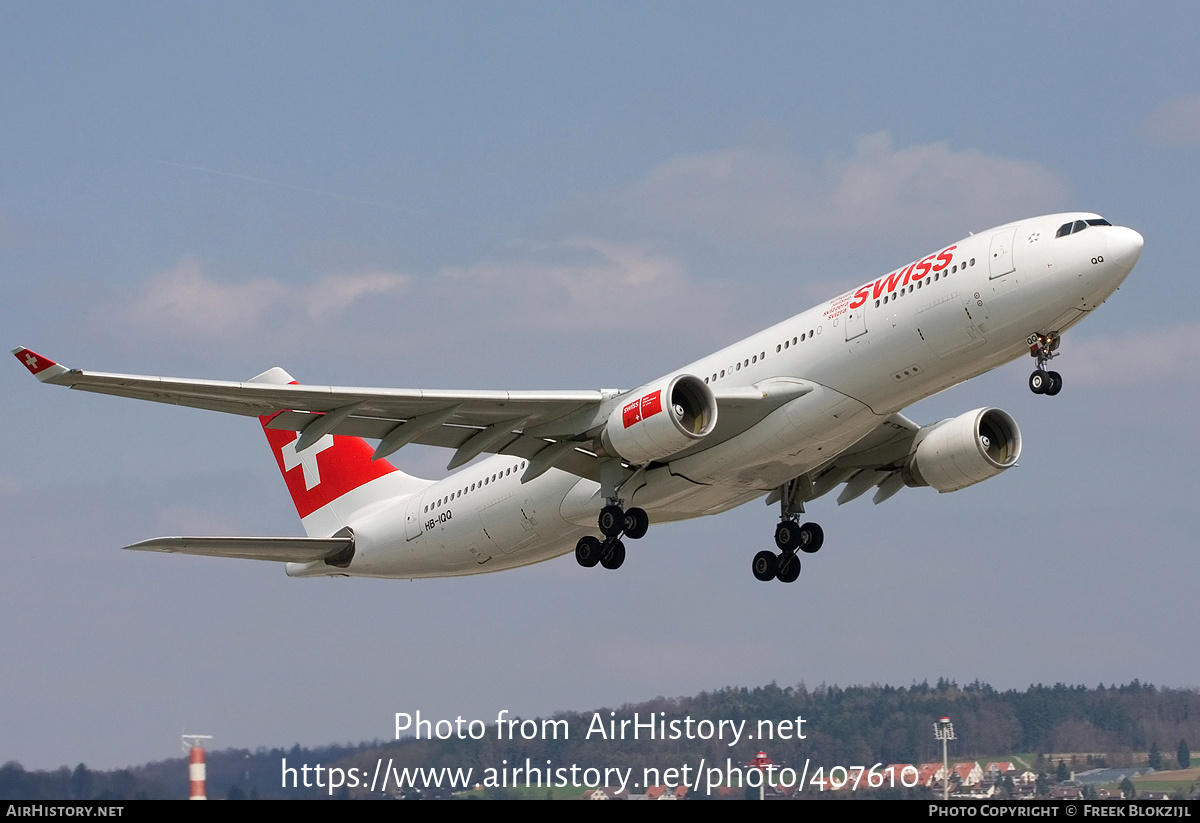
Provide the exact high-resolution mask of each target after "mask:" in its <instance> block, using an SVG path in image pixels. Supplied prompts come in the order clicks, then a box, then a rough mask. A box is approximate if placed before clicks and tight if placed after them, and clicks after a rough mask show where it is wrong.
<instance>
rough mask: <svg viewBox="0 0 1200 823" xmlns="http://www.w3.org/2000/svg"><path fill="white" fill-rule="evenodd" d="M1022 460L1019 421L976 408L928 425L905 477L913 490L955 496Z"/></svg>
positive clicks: (919, 437)
mask: <svg viewBox="0 0 1200 823" xmlns="http://www.w3.org/2000/svg"><path fill="white" fill-rule="evenodd" d="M1020 456H1021V430H1020V429H1019V428H1017V421H1015V420H1013V419H1012V417H1011V416H1010V415H1009V414H1008V413H1007V412H1004V411H1001V410H1000V409H975V411H969V412H967V413H966V414H960V415H959V416H958V417H952V418H950V419H949V420H943V421H941V422H940V423H934V424H933V425H931V426H925V427H924V428H923V429H922V430H921V432H920V433H919V434H918V435H917V444H916V446H915V447H914V448H913V450H912V453H911V454H909V456H908V461H907V462H906V463H905V465H904V469H903V470H902V475H903V477H904V483H905V485H907V486H932V487H933V488H935V489H937V490H938V491H939V492H952V491H957V490H958V489H963V488H966V487H967V486H971V485H974V484H975V483H978V482H979V481H981V480H987V479H988V478H989V477H995V476H996V475H997V474H999V473H1000V472H1002V471H1004V470H1005V469H1007V468H1009V467H1011V466H1014V465H1016V462H1017V458H1018V457H1020Z"/></svg>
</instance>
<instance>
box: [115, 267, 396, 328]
mask: <svg viewBox="0 0 1200 823" xmlns="http://www.w3.org/2000/svg"><path fill="white" fill-rule="evenodd" d="M409 280H410V278H409V276H408V275H406V274H399V273H394V272H385V271H376V270H371V271H366V272H362V273H355V274H328V275H325V276H323V277H321V278H320V279H319V280H317V281H316V282H315V283H312V284H309V285H291V284H285V283H282V282H280V281H278V280H272V279H269V278H255V279H252V280H247V281H243V282H240V283H233V282H222V281H220V280H216V279H214V278H212V277H210V276H209V275H208V274H207V273H206V272H205V271H204V269H203V268H202V267H201V265H200V263H199V262H197V261H196V260H193V259H190V258H189V259H185V260H182V261H180V262H179V263H178V264H176V265H175V266H173V267H172V268H170V269H167V270H166V271H162V272H158V273H156V274H153V275H151V276H150V277H149V278H147V279H146V281H145V282H144V283H143V284H142V289H141V295H140V296H139V297H138V298H137V299H136V300H135V301H134V303H133V305H132V307H131V308H130V310H129V315H130V317H131V319H132V320H133V321H134V322H135V323H138V324H140V325H142V326H149V327H151V328H153V329H156V330H159V331H166V332H168V333H170V334H171V335H172V336H183V337H203V338H216V337H225V336H227V335H240V334H245V333H247V332H254V331H260V330H263V328H264V326H265V325H270V324H277V323H278V321H279V319H281V318H282V319H287V318H288V317H292V318H294V317H295V316H297V315H300V314H302V315H304V316H305V317H307V318H308V319H309V320H312V321H323V320H333V319H335V318H337V317H339V316H341V315H343V314H344V313H345V312H346V310H347V309H349V308H350V307H351V306H352V305H353V304H354V303H355V302H357V301H358V300H360V299H362V298H364V297H367V296H371V295H380V294H386V293H388V292H393V291H396V290H398V289H401V288H403V287H404V286H405V285H406V284H407V283H408V282H409Z"/></svg>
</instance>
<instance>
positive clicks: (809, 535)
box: [797, 523, 825, 554]
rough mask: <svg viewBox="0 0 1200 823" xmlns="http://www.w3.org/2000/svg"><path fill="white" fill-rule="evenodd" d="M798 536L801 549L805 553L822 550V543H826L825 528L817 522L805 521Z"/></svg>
mask: <svg viewBox="0 0 1200 823" xmlns="http://www.w3.org/2000/svg"><path fill="white" fill-rule="evenodd" d="M797 538H798V540H797V542H798V543H799V544H800V551H802V552H804V553H805V554H813V553H814V552H818V551H820V550H821V546H822V544H824V543H825V530H824V529H822V528H821V527H820V526H818V525H817V524H816V523H805V524H804V525H803V526H801V527H800V531H799V533H798V534H797Z"/></svg>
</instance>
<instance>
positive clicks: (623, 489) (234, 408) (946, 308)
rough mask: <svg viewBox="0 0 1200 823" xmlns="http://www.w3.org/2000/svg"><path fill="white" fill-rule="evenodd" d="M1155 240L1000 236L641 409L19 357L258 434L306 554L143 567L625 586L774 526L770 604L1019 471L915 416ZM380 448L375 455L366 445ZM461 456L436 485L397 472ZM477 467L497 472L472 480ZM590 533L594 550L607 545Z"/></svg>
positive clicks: (624, 403)
mask: <svg viewBox="0 0 1200 823" xmlns="http://www.w3.org/2000/svg"><path fill="white" fill-rule="evenodd" d="M1142 243H1143V241H1142V236H1141V235H1140V234H1138V233H1137V232H1136V231H1134V230H1132V229H1129V228H1125V227H1121V226H1114V225H1112V224H1111V223H1109V221H1107V220H1105V219H1104V218H1102V217H1100V216H1099V215H1098V214H1093V213H1088V212H1079V213H1066V214H1054V215H1047V216H1042V217H1035V218H1031V219H1027V220H1020V221H1017V222H1014V223H1007V224H1005V225H1003V226H999V227H997V228H994V229H990V230H988V231H984V232H979V233H977V234H975V233H973V234H971V235H970V236H969V237H967V238H964V239H962V240H959V241H958V242H957V243H954V244H952V245H949V246H945V247H943V248H941V249H939V250H937V251H935V252H933V253H932V254H929V255H926V256H924V257H922V258H919V259H918V260H915V261H913V262H911V263H908V264H907V265H905V266H903V267H901V268H898V269H895V270H893V271H891V272H889V273H888V274H886V275H884V276H882V277H879V278H877V279H875V280H872V281H869V282H867V283H864V284H863V285H862V286H861V287H859V288H857V289H854V290H852V291H848V292H846V293H844V294H841V295H839V296H837V297H835V298H833V299H832V300H829V301H828V302H825V303H822V304H820V305H818V306H815V307H814V308H811V309H809V310H808V311H805V312H802V313H800V314H798V315H796V316H794V317H792V318H791V319H788V320H784V321H783V322H781V323H777V324H775V325H773V326H771V327H770V328H768V329H765V330H763V331H761V332H758V333H757V334H754V335H752V336H750V337H747V338H746V339H744V340H741V341H738V342H737V343H734V344H733V345H730V346H727V347H726V348H724V349H721V350H720V351H718V352H716V353H715V354H711V355H709V356H707V357H704V358H702V359H700V360H697V361H696V362H694V363H691V364H689V365H686V366H684V367H683V368H681V369H678V370H676V371H673V372H671V373H669V374H666V375H663V376H662V377H659V378H657V379H655V380H652V381H650V382H649V383H646V384H645V385H643V386H640V387H638V388H636V389H633V390H631V391H622V390H615V389H601V390H594V391H548V392H533V391H514V392H506V391H445V390H440V391H428V390H410V389H375V388H341V387H331V386H308V385H300V384H297V383H296V381H294V380H293V379H292V377H291V376H290V375H289V374H288V373H287V372H285V371H283V370H282V369H280V368H272V369H270V370H268V371H265V372H263V373H262V374H260V375H258V376H256V377H253V378H251V379H250V380H248V381H246V382H244V383H238V382H220V381H210V380H183V379H176V378H167V377H145V376H136V375H123V374H107V373H101V372H88V371H80V370H76V369H68V368H67V367H65V366H62V365H60V364H58V363H56V362H54V361H53V360H50V359H48V358H46V357H42V356H41V355H39V354H37V353H35V352H33V351H30V350H29V349H26V348H23V347H19V348H16V349H13V353H14V354H15V355H16V356H17V359H18V360H20V361H21V363H22V364H23V365H25V367H26V368H27V369H28V370H29V371H30V372H31V373H32V374H33V375H34V376H35V377H37V379H38V380H40V381H42V382H44V383H51V384H54V385H59V386H68V387H70V388H73V389H80V390H83V391H91V392H98V393H101V394H111V395H118V396H122V397H131V398H136V399H141V400H152V401H155V402H160V403H171V404H178V405H183V406H192V407H198V408H203V409H211V410H215V411H220V412H227V413H232V414H241V415H247V416H257V417H258V418H259V420H260V422H261V424H262V427H263V431H264V432H265V433H266V437H267V441H268V443H269V444H270V447H271V450H272V452H273V453H274V455H275V461H276V463H277V464H278V466H279V470H280V472H281V473H282V475H283V479H284V481H285V483H286V484H287V487H288V490H289V492H290V493H291V496H292V500H293V502H294V504H295V506H296V511H297V513H298V514H299V516H300V520H301V523H302V524H303V527H304V531H305V533H306V535H307V536H306V537H163V538H157V539H153V540H146V541H143V542H140V543H135V544H133V545H131V546H127V547H126V548H128V549H135V550H144V551H159V552H178V553H184V554H196V555H207V556H220V557H234V558H248V559H258V560H273V561H280V562H285V563H286V564H287V565H286V572H287V574H288V575H290V576H294V577H314V576H362V577H382V578H405V579H411V578H430V577H448V576H458V575H467V574H477V573H483V572H490V571H499V570H502V569H511V568H515V567H520V566H526V565H530V564H533V563H538V562H541V561H544V560H549V559H551V558H554V557H559V556H561V555H564V554H568V553H569V552H570V551H571V550H572V547H574V551H575V559H576V560H577V561H578V563H579V564H580V565H581V566H584V567H594V566H596V565H600V566H601V567H603V568H605V569H617V568H619V567H620V566H621V565H622V563H623V562H624V560H625V553H626V549H625V542H624V541H625V540H639V539H641V538H643V537H644V536H645V535H646V533H647V530H648V528H649V525H650V523H651V521H653V522H654V523H656V524H658V523H669V522H672V521H677V520H684V519H688V518H693V517H700V516H702V515H711V514H718V513H720V512H724V511H727V510H729V509H732V508H734V507H735V506H739V505H741V504H743V503H746V502H748V501H751V500H754V499H756V498H761V497H765V498H766V502H767V504H768V505H774V504H776V503H777V504H778V506H779V520H778V523H777V525H776V527H775V547H776V550H763V551H759V552H758V553H757V554H756V555H755V556H754V558H753V561H752V565H751V568H752V572H753V574H754V576H755V577H756V578H757V579H758V580H761V581H770V580H779V581H782V582H785V583H791V582H794V581H795V580H796V579H797V577H798V576H799V574H800V558H799V554H801V553H812V552H816V551H817V550H818V549H820V548H821V546H822V544H823V542H824V532H823V530H822V528H821V527H820V526H819V525H818V524H816V523H813V522H803V523H802V522H801V519H802V518H801V515H803V514H804V513H805V505H806V504H807V503H809V502H811V501H813V500H816V499H817V498H820V497H821V496H823V495H825V494H827V493H828V492H830V491H832V490H833V489H835V488H836V487H838V486H842V487H843V488H842V491H841V492H840V494H839V495H838V498H837V502H838V504H839V505H840V504H842V503H846V502H848V501H850V500H853V499H854V498H856V497H859V496H860V495H862V494H865V493H866V492H867V491H870V490H871V489H874V490H875V493H874V495H873V500H874V502H875V503H880V502H882V501H883V500H886V499H887V498H889V497H891V496H892V495H894V494H896V493H897V492H899V491H900V490H901V489H903V488H905V487H921V486H928V487H932V488H934V489H936V490H937V491H938V492H941V493H946V492H952V491H956V490H958V489H962V488H965V487H967V486H970V485H973V484H975V483H978V482H981V481H983V480H986V479H988V478H991V477H994V476H995V475H997V474H999V473H1000V472H1002V471H1004V470H1005V469H1008V468H1010V467H1012V466H1013V465H1015V464H1016V462H1017V459H1018V457H1020V454H1021V432H1020V429H1019V428H1018V426H1017V423H1016V421H1015V420H1014V419H1013V418H1012V417H1011V416H1010V415H1009V414H1008V413H1006V412H1004V411H1002V410H1000V409H998V408H980V409H975V410H973V411H968V412H965V413H963V414H961V415H959V416H957V417H953V418H950V419H946V420H942V421H939V422H936V423H933V424H930V425H925V426H920V425H917V424H916V423H914V422H912V421H911V420H909V419H907V418H906V417H904V415H903V414H901V410H902V409H903V408H904V407H906V406H908V405H910V404H912V403H914V402H916V401H918V400H921V399H922V398H925V397H929V396H930V395H933V394H936V393H937V392H940V391H942V390H944V389H947V388H949V387H951V386H954V385H956V384H958V383H962V382H964V381H966V380H969V379H970V378H972V377H976V376H978V375H980V374H983V373H984V372H986V371H989V370H991V369H994V368H996V367H997V366H1000V365H1002V364H1005V363H1008V362H1011V361H1013V360H1015V359H1017V358H1019V357H1022V356H1025V355H1026V354H1028V355H1029V356H1032V357H1033V358H1034V361H1035V369H1034V370H1033V372H1032V373H1031V374H1030V376H1029V388H1030V389H1031V390H1032V391H1033V392H1034V393H1036V394H1042V395H1046V396H1054V395H1057V394H1058V393H1059V391H1060V390H1061V389H1062V385H1063V378H1062V376H1061V375H1060V374H1059V373H1058V372H1056V371H1052V370H1049V369H1048V368H1047V367H1048V365H1049V364H1050V361H1051V360H1052V359H1053V358H1055V357H1056V356H1057V355H1058V354H1059V351H1058V349H1059V343H1060V339H1061V335H1062V333H1063V332H1064V331H1066V330H1067V329H1069V328H1070V327H1072V326H1074V325H1075V324H1076V323H1078V322H1079V321H1080V320H1082V319H1083V318H1084V317H1086V316H1087V315H1088V314H1090V313H1091V312H1092V311H1093V310H1094V309H1096V308H1097V307H1098V306H1099V305H1100V304H1101V303H1103V302H1104V300H1105V299H1107V298H1108V296H1109V295H1111V294H1112V293H1113V292H1114V291H1115V290H1116V289H1117V287H1118V286H1120V284H1121V283H1122V281H1124V279H1125V278H1126V277H1127V276H1128V275H1129V273H1130V272H1131V271H1132V270H1133V267H1134V265H1135V264H1136V263H1137V261H1138V258H1139V257H1140V255H1141V251H1142ZM368 439H370V440H377V441H378V445H376V446H372V445H371V444H370V443H368V442H367V440H368ZM410 443H418V444H423V445H429V446H441V447H445V448H450V449H453V450H454V454H453V456H452V457H451V459H450V462H449V465H448V466H447V469H448V470H455V469H457V471H454V472H453V473H452V474H450V475H449V476H448V477H446V478H445V479H442V480H436V481H435V480H423V479H420V478H417V477H413V476H410V475H408V474H405V473H404V472H402V471H400V470H399V469H397V468H396V467H395V466H393V465H392V464H391V463H390V462H389V461H388V460H387V459H386V458H387V457H388V456H389V455H391V454H392V453H394V452H396V451H397V450H399V449H400V448H402V447H403V446H405V445H408V444H410ZM483 455H490V456H489V457H484V458H482V459H479V460H476V458H480V457H482V456H483ZM597 532H598V534H597Z"/></svg>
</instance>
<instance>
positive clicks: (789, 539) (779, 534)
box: [775, 520, 800, 552]
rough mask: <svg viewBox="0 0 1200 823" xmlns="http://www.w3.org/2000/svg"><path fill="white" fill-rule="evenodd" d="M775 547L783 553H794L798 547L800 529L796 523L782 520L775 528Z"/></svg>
mask: <svg viewBox="0 0 1200 823" xmlns="http://www.w3.org/2000/svg"><path fill="white" fill-rule="evenodd" d="M775 545H776V546H778V547H779V550H780V551H784V552H794V551H795V550H796V549H798V548H799V547H800V527H799V526H798V525H796V521H794V520H783V521H781V522H780V523H779V525H778V526H776V527H775Z"/></svg>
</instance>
